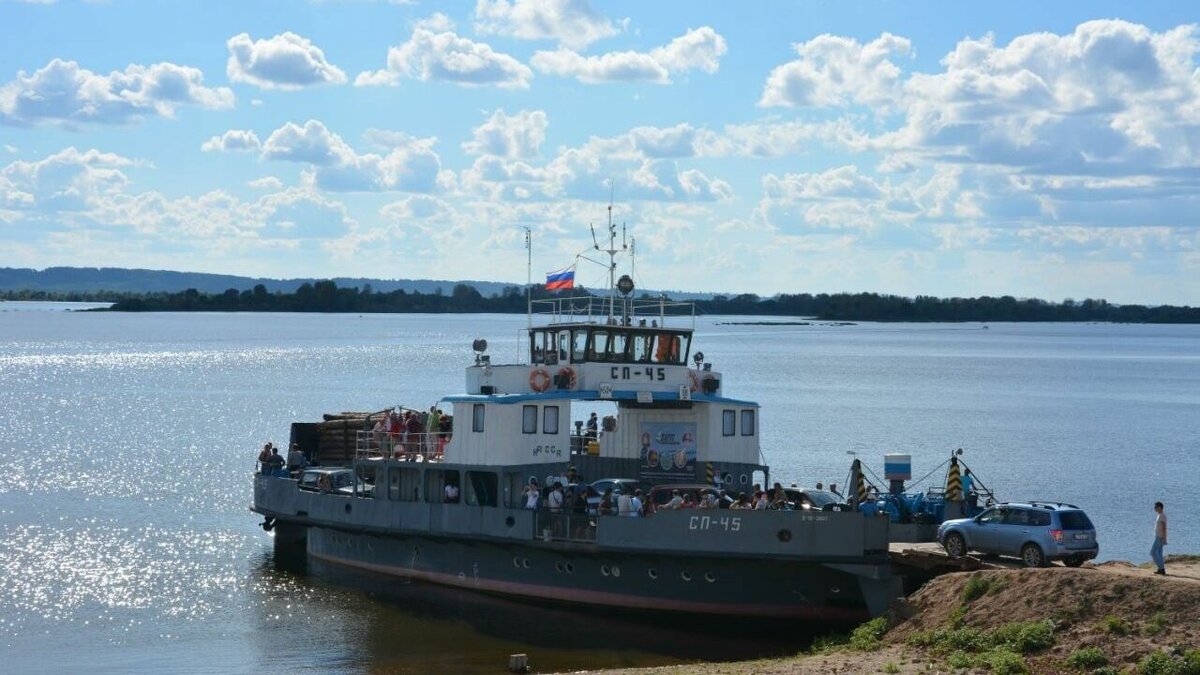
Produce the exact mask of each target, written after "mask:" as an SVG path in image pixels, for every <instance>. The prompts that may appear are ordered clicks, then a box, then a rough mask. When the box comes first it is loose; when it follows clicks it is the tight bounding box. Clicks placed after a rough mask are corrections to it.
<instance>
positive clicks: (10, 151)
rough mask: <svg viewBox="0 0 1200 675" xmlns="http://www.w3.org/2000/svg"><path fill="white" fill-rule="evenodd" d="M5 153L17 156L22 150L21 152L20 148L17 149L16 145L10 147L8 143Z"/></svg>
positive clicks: (5, 146) (5, 145)
mask: <svg viewBox="0 0 1200 675" xmlns="http://www.w3.org/2000/svg"><path fill="white" fill-rule="evenodd" d="M4 151H5V152H7V153H8V154H10V155H15V154H17V153H18V152H20V151H21V150H20V148H18V147H17V146H15V145H9V144H8V143H5V144H4Z"/></svg>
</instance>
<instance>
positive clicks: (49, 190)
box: [0, 146, 135, 211]
mask: <svg viewBox="0 0 1200 675" xmlns="http://www.w3.org/2000/svg"><path fill="white" fill-rule="evenodd" d="M134 164H135V162H134V160H131V159H129V158H127V157H122V156H121V155H116V154H112V153H106V152H100V151H98V150H95V149H92V150H87V151H84V152H80V151H79V150H77V149H76V148H75V147H73V146H72V147H68V148H66V149H64V150H61V151H59V152H56V153H54V154H52V155H49V156H48V157H46V158H45V159H41V160H37V161H24V160H18V161H15V162H13V163H11V164H9V165H8V166H5V167H4V168H3V169H0V207H5V208H10V209H19V210H38V211H82V210H85V209H88V208H90V207H91V206H93V205H95V204H96V202H97V201H98V200H99V199H100V198H101V197H102V196H104V195H107V194H113V193H116V192H119V191H120V190H122V189H123V188H124V187H125V186H126V185H127V184H128V182H129V179H128V178H127V177H126V176H125V174H124V173H122V172H121V170H120V169H121V168H124V167H129V166H132V165H134Z"/></svg>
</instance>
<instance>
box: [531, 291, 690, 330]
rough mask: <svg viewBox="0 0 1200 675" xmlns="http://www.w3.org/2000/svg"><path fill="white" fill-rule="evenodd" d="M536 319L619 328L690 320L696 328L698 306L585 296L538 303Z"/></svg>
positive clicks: (533, 309)
mask: <svg viewBox="0 0 1200 675" xmlns="http://www.w3.org/2000/svg"><path fill="white" fill-rule="evenodd" d="M530 312H531V313H532V314H533V315H534V316H538V317H546V318H548V319H549V320H550V323H596V324H615V325H622V324H623V325H632V326H636V325H644V324H643V322H647V323H648V322H651V321H652V322H654V325H656V326H663V327H665V326H666V325H667V321H668V320H669V319H670V320H674V321H688V322H690V323H691V327H692V328H695V327H696V303H694V302H680V301H675V300H666V299H658V300H653V299H644V300H634V299H626V298H607V297H599V296H582V297H567V298H548V299H545V300H534V301H533V302H532V303H531V305H530Z"/></svg>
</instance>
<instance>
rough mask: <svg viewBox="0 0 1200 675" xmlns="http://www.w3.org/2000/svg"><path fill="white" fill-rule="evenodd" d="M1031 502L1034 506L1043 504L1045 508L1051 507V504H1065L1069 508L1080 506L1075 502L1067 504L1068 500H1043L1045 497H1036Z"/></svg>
mask: <svg viewBox="0 0 1200 675" xmlns="http://www.w3.org/2000/svg"><path fill="white" fill-rule="evenodd" d="M1029 503H1030V504H1033V505H1034V506H1042V507H1045V508H1049V507H1050V506H1065V507H1067V508H1069V509H1077V508H1079V507H1078V506H1075V505H1074V504H1067V503H1066V502H1053V501H1049V500H1043V499H1035V500H1033V501H1030V502H1029Z"/></svg>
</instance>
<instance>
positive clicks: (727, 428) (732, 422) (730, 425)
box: [721, 410, 737, 436]
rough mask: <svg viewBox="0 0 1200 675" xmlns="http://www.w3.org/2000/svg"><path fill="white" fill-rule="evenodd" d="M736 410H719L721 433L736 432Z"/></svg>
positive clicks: (729, 433)
mask: <svg viewBox="0 0 1200 675" xmlns="http://www.w3.org/2000/svg"><path fill="white" fill-rule="evenodd" d="M736 427H737V411H736V410H722V411H721V435H722V436H732V435H734V434H735V433H737V429H736Z"/></svg>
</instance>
